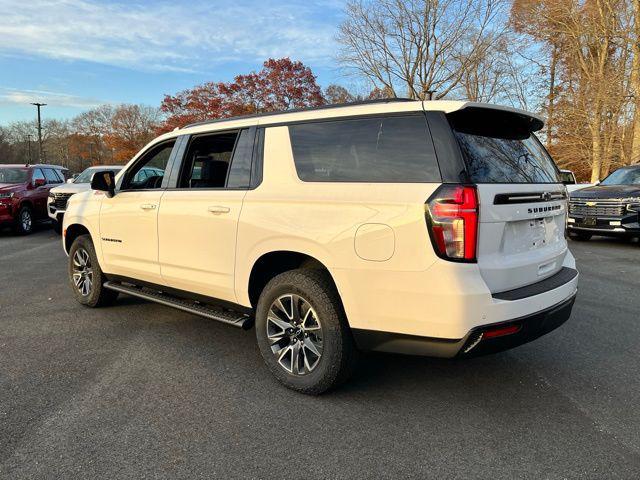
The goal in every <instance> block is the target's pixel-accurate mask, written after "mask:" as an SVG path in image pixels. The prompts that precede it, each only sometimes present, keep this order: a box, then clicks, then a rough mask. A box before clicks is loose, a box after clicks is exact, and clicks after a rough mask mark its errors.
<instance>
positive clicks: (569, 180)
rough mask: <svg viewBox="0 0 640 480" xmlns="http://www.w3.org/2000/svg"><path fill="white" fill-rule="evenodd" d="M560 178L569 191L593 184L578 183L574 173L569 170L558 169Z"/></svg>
mask: <svg viewBox="0 0 640 480" xmlns="http://www.w3.org/2000/svg"><path fill="white" fill-rule="evenodd" d="M560 180H562V183H564V186H565V187H567V192H569V193H571V192H575V191H576V190H580V189H582V188H587V187H591V186H593V183H578V181H577V180H576V176H575V174H574V173H573V172H572V171H571V170H560Z"/></svg>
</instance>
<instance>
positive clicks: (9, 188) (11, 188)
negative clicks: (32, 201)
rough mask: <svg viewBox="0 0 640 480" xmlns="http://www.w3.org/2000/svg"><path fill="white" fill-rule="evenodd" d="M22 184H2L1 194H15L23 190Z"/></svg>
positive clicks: (0, 187)
mask: <svg viewBox="0 0 640 480" xmlns="http://www.w3.org/2000/svg"><path fill="white" fill-rule="evenodd" d="M22 187H23V185H22V183H0V192H3V193H6V192H15V191H18V190H22Z"/></svg>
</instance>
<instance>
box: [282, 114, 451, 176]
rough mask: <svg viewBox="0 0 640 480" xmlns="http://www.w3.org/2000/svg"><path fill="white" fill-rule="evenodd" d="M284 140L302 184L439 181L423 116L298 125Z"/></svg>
mask: <svg viewBox="0 0 640 480" xmlns="http://www.w3.org/2000/svg"><path fill="white" fill-rule="evenodd" d="M289 135H290V138H291V147H292V150H293V157H294V162H295V167H296V171H297V173H298V177H299V178H300V179H301V180H302V181H305V182H371V183H412V182H416V183H421V182H440V181H441V176H440V170H439V168H438V163H437V161H436V156H435V151H434V147H433V143H432V141H431V137H430V134H429V130H428V127H427V123H426V119H425V117H424V116H423V115H408V116H393V117H370V118H360V119H351V120H336V121H323V122H314V123H303V124H297V125H290V126H289Z"/></svg>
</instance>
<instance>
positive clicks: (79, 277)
mask: <svg viewBox="0 0 640 480" xmlns="http://www.w3.org/2000/svg"><path fill="white" fill-rule="evenodd" d="M105 281H106V278H105V276H104V273H102V270H101V269H100V265H99V263H98V257H97V255H96V251H95V248H94V247H93V242H92V241H91V237H90V236H89V235H81V236H79V237H78V238H76V239H75V240H74V241H73V244H72V245H71V249H70V250H69V282H70V284H71V288H72V290H73V294H74V296H75V297H76V300H77V301H78V302H79V303H81V304H82V305H85V306H87V307H101V306H104V305H108V304H110V303H113V301H115V299H116V298H117V297H118V292H114V291H113V290H108V289H106V288H104V285H103V284H104V282H105Z"/></svg>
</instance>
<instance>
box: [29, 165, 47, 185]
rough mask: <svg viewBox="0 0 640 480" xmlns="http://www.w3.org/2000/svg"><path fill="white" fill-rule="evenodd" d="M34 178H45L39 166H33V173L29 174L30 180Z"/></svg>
mask: <svg viewBox="0 0 640 480" xmlns="http://www.w3.org/2000/svg"><path fill="white" fill-rule="evenodd" d="M35 180H46V179H45V178H44V174H43V173H42V170H40V169H39V168H35V169H34V170H33V174H32V175H31V181H32V182H33V181H35Z"/></svg>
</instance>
